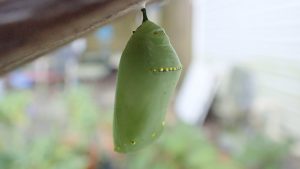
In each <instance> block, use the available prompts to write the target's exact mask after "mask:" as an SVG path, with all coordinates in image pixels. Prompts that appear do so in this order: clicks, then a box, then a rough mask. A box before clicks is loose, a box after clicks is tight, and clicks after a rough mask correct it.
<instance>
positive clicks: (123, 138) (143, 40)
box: [113, 8, 182, 152]
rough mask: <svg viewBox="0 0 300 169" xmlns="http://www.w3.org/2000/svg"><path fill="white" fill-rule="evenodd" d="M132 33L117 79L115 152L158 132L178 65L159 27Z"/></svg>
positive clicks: (135, 147)
mask: <svg viewBox="0 0 300 169" xmlns="http://www.w3.org/2000/svg"><path fill="white" fill-rule="evenodd" d="M142 12H143V23H142V24H141V25H140V26H139V27H138V28H137V29H136V31H134V33H133V35H132V36H131V38H130V40H129V41H128V43H127V45H126V48H125V50H124V51H123V53H122V56H121V61H120V66H119V72H118V77H117V91H116V99H115V110H114V111H115V112H114V125H113V126H114V144H115V151H117V152H130V151H135V150H138V149H140V148H143V147H144V146H146V145H148V144H150V143H152V142H153V141H154V140H156V139H157V138H158V137H159V136H160V134H161V133H162V130H163V127H164V125H165V122H164V118H165V114H166V111H167V106H168V103H169V101H170V97H171V95H172V94H173V92H174V90H175V87H176V84H177V81H178V79H179V76H180V73H181V69H182V65H181V63H180V60H179V58H178V56H177V54H176V52H175V50H174V48H173V47H172V45H171V44H170V41H169V38H168V36H167V35H166V34H165V31H164V29H163V28H161V27H160V26H158V25H156V24H154V23H153V22H151V21H149V20H148V18H147V14H146V9H145V8H143V9H142Z"/></svg>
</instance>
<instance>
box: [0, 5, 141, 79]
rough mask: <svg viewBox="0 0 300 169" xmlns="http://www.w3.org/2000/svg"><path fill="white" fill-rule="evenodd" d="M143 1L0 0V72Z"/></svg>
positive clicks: (67, 40)
mask: <svg viewBox="0 0 300 169" xmlns="http://www.w3.org/2000/svg"><path fill="white" fill-rule="evenodd" d="M143 1H144V0H0V75H3V74H4V73H6V72H8V71H10V70H13V69H15V68H17V67H19V66H20V65H23V64H25V63H28V62H30V61H32V60H33V59H35V58H37V57H39V56H41V55H43V54H45V53H47V52H49V51H51V50H53V49H56V48H58V47H60V46H62V45H64V44H66V43H68V42H70V41H72V40H74V39H76V38H78V37H80V36H83V35H85V34H86V33H88V32H90V31H93V30H95V29H96V28H98V27H100V26H101V25H104V24H106V23H108V22H110V21H111V20H113V19H115V18H117V17H119V16H122V15H124V14H126V13H127V12H129V11H130V10H133V9H136V8H138V6H139V4H140V3H141V2H143Z"/></svg>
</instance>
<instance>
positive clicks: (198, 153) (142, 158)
mask: <svg viewBox="0 0 300 169" xmlns="http://www.w3.org/2000/svg"><path fill="white" fill-rule="evenodd" d="M222 156H223V155H222V154H220V153H219V151H218V150H217V149H216V148H215V147H214V146H213V145H212V144H211V143H209V142H208V141H207V139H205V138H204V137H203V136H202V135H201V131H200V130H199V129H197V128H194V127H191V126H186V125H183V124H180V125H177V126H174V127H172V128H169V129H167V130H166V131H165V134H164V135H163V136H162V138H161V139H160V140H159V141H158V142H157V143H156V144H155V145H153V146H150V147H149V148H146V149H145V150H142V151H139V152H137V153H133V154H131V155H130V158H129V159H128V168H130V169H140V168H143V169H238V167H237V165H236V164H234V162H233V161H231V160H230V159H229V158H222Z"/></svg>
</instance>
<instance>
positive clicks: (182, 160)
mask: <svg viewBox="0 0 300 169" xmlns="http://www.w3.org/2000/svg"><path fill="white" fill-rule="evenodd" d="M147 9H148V15H149V16H148V17H149V18H150V20H152V21H154V22H156V23H158V24H159V25H161V26H163V27H164V28H165V30H166V32H167V34H168V35H169V37H170V40H171V43H172V44H173V46H174V48H175V49H176V51H177V53H178V55H179V57H180V59H181V61H182V64H183V65H184V71H183V73H182V76H181V80H180V82H179V85H178V86H177V91H176V94H175V95H174V97H173V99H172V102H171V104H170V107H169V111H168V113H167V117H166V121H167V123H166V129H165V131H164V133H163V135H162V136H161V137H160V138H159V140H158V141H156V142H155V143H154V144H153V145H151V146H148V147H147V148H145V149H144V150H141V151H138V152H136V153H131V154H128V155H122V154H118V153H115V152H114V151H113V140H112V119H113V106H114V95H115V90H116V89H115V85H116V74H117V72H118V63H119V59H120V56H121V53H122V51H123V49H124V47H125V45H126V43H127V41H128V39H129V37H130V36H131V34H132V31H133V30H135V29H136V28H137V27H138V25H140V23H141V13H140V11H139V10H136V11H134V12H132V13H129V14H128V15H126V16H123V17H121V18H119V19H117V20H115V21H114V22H112V23H110V24H108V25H105V26H103V27H101V28H99V29H98V30H97V31H95V32H92V33H91V34H89V35H88V36H86V37H82V38H81V39H78V40H76V41H74V42H72V43H70V44H68V45H66V46H64V47H62V48H60V49H58V50H57V51H53V52H52V53H49V54H47V55H45V56H43V57H41V58H39V59H37V60H35V61H34V62H32V63H30V64H28V65H26V66H23V67H22V68H20V69H18V70H15V71H13V72H11V73H8V74H6V75H5V76H2V77H1V80H0V169H15V168H20V169H299V168H300V163H299V161H300V2H299V1H298V0H290V1H281V0H264V1H260V0H251V1H250V0H242V1H238V0H227V1H223V0H167V1H163V2H161V3H154V4H150V5H148V6H147Z"/></svg>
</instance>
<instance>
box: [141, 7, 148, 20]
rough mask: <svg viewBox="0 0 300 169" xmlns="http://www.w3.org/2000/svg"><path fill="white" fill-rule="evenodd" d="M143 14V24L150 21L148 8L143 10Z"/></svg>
mask: <svg viewBox="0 0 300 169" xmlns="http://www.w3.org/2000/svg"><path fill="white" fill-rule="evenodd" d="M141 11H142V12H143V22H145V21H148V17H147V11H146V8H143V9H141Z"/></svg>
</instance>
